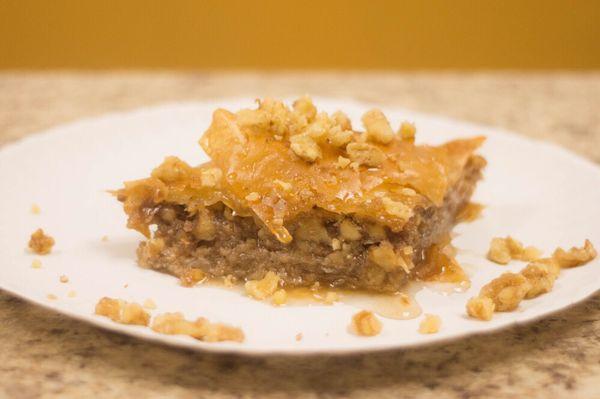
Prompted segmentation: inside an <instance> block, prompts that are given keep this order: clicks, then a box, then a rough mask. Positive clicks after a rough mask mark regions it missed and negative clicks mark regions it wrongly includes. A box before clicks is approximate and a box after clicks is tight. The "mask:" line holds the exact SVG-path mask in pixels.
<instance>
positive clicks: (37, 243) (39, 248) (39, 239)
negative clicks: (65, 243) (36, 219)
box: [29, 229, 54, 255]
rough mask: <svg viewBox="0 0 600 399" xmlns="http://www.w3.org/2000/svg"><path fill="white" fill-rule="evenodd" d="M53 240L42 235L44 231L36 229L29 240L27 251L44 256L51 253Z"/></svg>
mask: <svg viewBox="0 0 600 399" xmlns="http://www.w3.org/2000/svg"><path fill="white" fill-rule="evenodd" d="M53 246H54V238H52V237H51V236H49V235H46V234H45V233H44V230H42V229H37V230H36V231H35V232H33V234H31V238H30V239H29V249H31V251H32V252H33V253H36V254H38V255H46V254H49V253H50V251H52V247H53Z"/></svg>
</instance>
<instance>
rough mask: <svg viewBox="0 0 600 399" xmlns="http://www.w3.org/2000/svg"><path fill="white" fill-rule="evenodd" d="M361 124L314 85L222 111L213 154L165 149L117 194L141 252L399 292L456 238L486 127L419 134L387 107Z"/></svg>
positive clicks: (175, 266)
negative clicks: (431, 251)
mask: <svg viewBox="0 0 600 399" xmlns="http://www.w3.org/2000/svg"><path fill="white" fill-rule="evenodd" d="M362 123H363V125H364V128H365V131H364V132H360V131H357V130H354V129H353V128H352V126H351V123H350V120H349V118H348V117H347V116H346V115H345V114H343V113H342V112H335V113H333V114H331V115H328V114H327V113H324V112H317V110H316V108H315V106H314V105H313V103H312V102H311V100H310V99H309V98H308V97H303V98H301V99H299V100H297V101H296V102H294V104H293V107H291V108H289V107H287V106H286V105H285V104H283V103H282V102H280V101H275V100H271V99H266V100H263V101H259V102H258V108H257V109H243V110H241V111H238V112H237V113H232V112H230V111H227V110H224V109H218V110H216V111H215V112H214V114H213V120H212V123H211V125H210V127H209V128H208V130H207V131H206V132H205V133H204V135H203V136H202V138H201V140H200V144H201V146H202V148H203V149H204V150H205V151H206V153H207V154H208V155H209V156H210V158H211V161H210V162H208V163H205V164H202V165H199V166H190V165H188V164H186V163H185V162H183V161H181V160H179V159H177V158H174V157H169V158H167V159H166V160H165V161H164V163H163V164H162V165H160V166H158V167H157V168H156V169H155V170H154V171H153V172H152V175H151V177H149V178H147V179H143V180H136V181H130V182H127V183H125V187H124V188H122V189H120V190H118V191H117V192H116V194H117V197H118V199H119V200H120V201H121V202H123V203H124V209H125V212H126V213H127V215H128V217H129V221H128V226H129V227H130V228H133V229H136V230H138V231H140V232H141V233H143V234H144V235H145V236H146V238H147V240H146V241H144V242H142V243H141V244H140V246H139V248H138V261H139V264H140V265H141V266H143V267H147V268H152V269H157V270H161V271H166V272H168V273H171V274H174V275H176V276H179V277H180V278H182V279H184V280H185V279H186V278H187V279H188V280H189V279H190V278H192V279H193V276H196V277H197V278H200V277H201V276H207V277H213V278H214V277H226V276H227V277H228V278H234V279H237V280H238V281H245V280H257V279H261V278H262V277H263V276H265V275H266V274H267V272H269V271H273V272H274V273H276V274H277V275H278V276H279V278H280V281H281V283H282V284H283V285H284V286H285V287H297V286H313V285H314V284H315V283H319V285H320V286H325V287H337V288H346V289H365V290H372V291H379V292H393V291H396V290H397V289H398V288H400V287H401V286H402V285H403V284H405V283H406V282H407V281H408V280H410V279H413V278H416V276H417V275H418V271H419V267H420V266H421V265H423V263H424V254H425V253H426V252H427V249H428V248H429V247H431V246H432V245H433V244H436V243H439V242H441V241H443V240H447V237H448V234H449V232H450V230H451V229H452V227H453V226H454V224H455V223H456V215H457V214H458V213H459V212H460V210H461V209H462V208H463V207H465V206H466V205H467V203H468V201H469V198H470V197H471V194H472V192H473V190H474V188H475V185H476V183H477V181H478V180H479V179H480V178H481V172H482V168H483V167H484V166H485V164H486V162H485V160H484V159H483V158H482V157H481V156H479V155H475V154H474V152H475V150H476V149H477V148H478V147H479V146H480V145H481V144H482V142H483V141H484V138H482V137H477V138H472V139H465V140H456V141H451V142H448V143H446V144H444V145H441V146H427V145H415V143H414V136H415V128H414V126H413V125H411V124H409V123H403V124H402V125H401V126H400V127H399V129H398V131H397V132H395V131H394V130H392V127H391V126H390V124H389V122H388V120H387V119H386V117H385V116H384V115H383V114H382V113H381V111H379V110H370V111H368V112H366V113H365V114H364V115H363V117H362ZM231 276H232V277H231Z"/></svg>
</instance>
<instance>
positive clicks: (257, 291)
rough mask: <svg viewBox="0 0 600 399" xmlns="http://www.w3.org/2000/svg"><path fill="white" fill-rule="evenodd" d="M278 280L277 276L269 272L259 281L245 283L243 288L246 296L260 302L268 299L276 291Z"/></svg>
mask: <svg viewBox="0 0 600 399" xmlns="http://www.w3.org/2000/svg"><path fill="white" fill-rule="evenodd" d="M280 280H281V279H280V278H279V276H278V275H277V274H275V273H274V272H272V271H269V272H267V274H266V275H265V276H264V277H263V278H262V279H261V280H250V281H246V284H245V285H244V288H245V289H246V294H248V295H249V296H251V297H252V298H254V299H259V300H262V299H265V298H268V297H270V296H271V295H273V294H274V293H275V291H277V289H278V287H279V282H280Z"/></svg>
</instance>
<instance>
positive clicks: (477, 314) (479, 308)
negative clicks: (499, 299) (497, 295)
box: [467, 296, 496, 321]
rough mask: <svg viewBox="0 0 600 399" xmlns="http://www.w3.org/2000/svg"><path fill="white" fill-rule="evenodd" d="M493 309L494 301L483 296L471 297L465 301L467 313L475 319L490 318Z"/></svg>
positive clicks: (494, 306) (494, 307) (487, 319)
mask: <svg viewBox="0 0 600 399" xmlns="http://www.w3.org/2000/svg"><path fill="white" fill-rule="evenodd" d="M495 309H496V305H495V303H494V301H493V300H492V299H490V298H488V297H485V296H478V297H473V298H471V299H469V302H467V314H468V315H469V316H471V317H473V318H475V319H479V320H485V321H489V320H492V316H493V315H494V310H495Z"/></svg>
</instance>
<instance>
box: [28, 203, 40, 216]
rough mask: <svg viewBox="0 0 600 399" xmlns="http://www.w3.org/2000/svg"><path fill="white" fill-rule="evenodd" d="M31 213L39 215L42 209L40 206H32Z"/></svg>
mask: <svg viewBox="0 0 600 399" xmlns="http://www.w3.org/2000/svg"><path fill="white" fill-rule="evenodd" d="M30 210H31V213H33V214H34V215H39V214H40V212H41V211H42V209H41V208H40V206H39V205H38V204H31V209H30Z"/></svg>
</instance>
